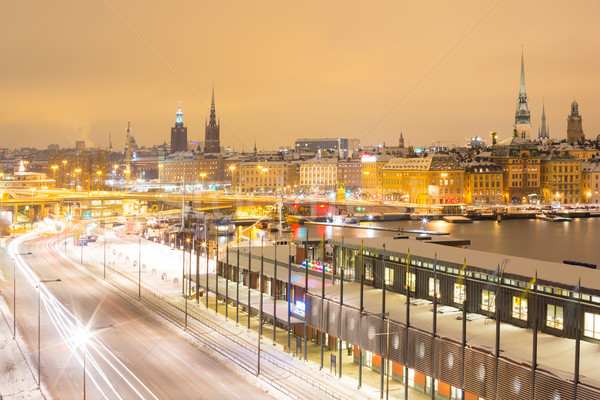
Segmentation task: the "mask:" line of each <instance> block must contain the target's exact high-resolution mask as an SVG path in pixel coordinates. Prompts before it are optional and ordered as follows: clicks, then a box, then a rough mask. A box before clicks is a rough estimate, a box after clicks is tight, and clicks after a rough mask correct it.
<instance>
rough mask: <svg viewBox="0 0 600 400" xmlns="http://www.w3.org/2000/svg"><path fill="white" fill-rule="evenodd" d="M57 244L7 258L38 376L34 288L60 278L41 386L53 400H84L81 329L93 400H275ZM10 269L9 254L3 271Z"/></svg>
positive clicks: (44, 323)
mask: <svg viewBox="0 0 600 400" xmlns="http://www.w3.org/2000/svg"><path fill="white" fill-rule="evenodd" d="M52 240H53V238H52V237H47V238H44V239H41V240H39V238H38V239H37V240H27V241H23V243H22V244H21V245H20V246H19V248H18V253H20V254H21V255H18V254H16V255H12V254H10V251H11V248H9V251H8V256H9V257H15V258H16V259H17V265H18V267H17V324H18V326H17V331H18V332H20V334H21V335H22V337H23V338H24V340H25V342H26V344H27V347H28V349H29V351H30V353H31V355H32V359H33V360H34V364H35V365H33V366H32V369H33V370H34V372H35V371H36V368H37V351H36V350H35V349H37V343H38V342H37V340H38V337H37V315H38V312H37V299H38V297H37V296H38V294H37V290H36V289H35V287H34V285H35V283H34V285H32V284H31V283H30V282H35V281H36V280H37V279H42V280H55V279H60V280H61V281H60V282H48V283H46V284H44V286H43V287H42V298H43V299H44V300H45V301H44V302H43V303H46V304H47V305H46V307H44V305H42V312H41V314H40V315H41V330H40V331H41V349H42V350H41V374H42V382H43V383H44V384H45V385H46V387H47V389H48V391H49V392H50V394H51V395H52V396H53V397H54V398H56V399H79V398H81V397H82V394H83V346H82V344H81V342H76V341H74V340H73V339H74V337H76V332H77V331H81V330H82V329H81V328H82V326H81V325H80V324H83V325H85V326H87V331H88V339H87V341H86V344H85V349H86V355H87V356H86V371H87V378H86V386H87V390H86V392H87V398H89V399H134V398H144V399H173V398H177V399H236V398H240V399H241V398H244V399H266V398H272V397H271V396H269V395H268V394H267V393H266V392H264V391H262V390H260V389H258V388H257V387H256V386H254V385H252V384H251V383H249V382H248V381H247V380H245V379H242V378H240V377H239V376H238V374H243V373H244V372H242V371H232V370H231V369H228V368H227V367H225V366H224V365H222V364H220V363H219V362H217V361H215V360H214V359H213V358H211V357H209V356H208V355H207V354H205V353H203V352H202V351H200V350H198V349H197V348H196V347H195V346H194V345H193V344H192V343H190V341H188V340H184V339H185V338H184V336H185V334H183V333H181V331H180V329H179V328H177V327H175V325H173V324H171V323H169V322H167V321H165V320H164V319H163V318H162V317H159V316H158V315H157V314H155V313H153V312H151V311H149V310H148V309H147V308H146V307H143V306H141V305H140V304H139V303H138V302H136V301H134V300H132V299H131V297H128V296H125V295H123V294H121V293H119V292H117V291H115V290H114V289H112V288H111V287H109V286H108V285H107V284H105V283H104V282H102V281H101V280H98V279H97V278H95V277H92V276H90V275H89V274H87V273H85V272H83V271H82V270H81V269H79V268H78V267H76V266H72V265H71V264H70V263H68V262H66V261H65V260H64V259H63V258H61V257H58V256H57V255H56V254H55V253H54V252H53V251H52ZM28 253H31V254H28ZM19 259H21V260H22V261H23V262H26V264H27V266H29V268H30V270H31V271H26V269H27V267H26V266H24V265H19V264H20V262H19ZM11 264H12V263H11V262H10V260H7V258H6V256H4V259H3V263H2V265H3V266H6V265H11ZM4 273H5V275H6V276H7V279H8V280H7V282H3V283H2V291H3V293H4V295H5V296H6V300H7V303H8V304H9V306H10V307H12V276H10V275H11V274H12V271H11V269H10V268H5V269H4ZM31 273H33V274H35V276H37V278H35V277H33V275H31ZM46 290H47V291H48V293H47V292H46ZM53 297H54V298H55V299H56V301H54V300H53ZM78 325H79V326H78ZM229 367H231V364H229Z"/></svg>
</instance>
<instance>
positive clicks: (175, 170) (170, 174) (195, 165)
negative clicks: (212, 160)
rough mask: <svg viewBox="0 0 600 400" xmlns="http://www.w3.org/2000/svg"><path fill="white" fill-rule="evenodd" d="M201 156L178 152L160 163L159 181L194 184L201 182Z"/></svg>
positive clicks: (189, 152)
mask: <svg viewBox="0 0 600 400" xmlns="http://www.w3.org/2000/svg"><path fill="white" fill-rule="evenodd" d="M199 159H200V155H199V154H197V153H194V152H193V151H178V152H176V153H172V154H169V155H167V156H166V157H164V158H163V159H162V160H160V161H159V165H162V166H160V167H159V168H158V169H159V174H160V176H159V180H160V182H163V183H182V182H184V181H185V182H186V183H190V184H191V183H192V182H198V181H199V180H200V177H199V174H200V169H199V166H200V164H199Z"/></svg>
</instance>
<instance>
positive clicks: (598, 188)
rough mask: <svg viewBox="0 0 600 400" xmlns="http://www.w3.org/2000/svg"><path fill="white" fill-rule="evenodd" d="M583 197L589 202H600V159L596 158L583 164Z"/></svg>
mask: <svg viewBox="0 0 600 400" xmlns="http://www.w3.org/2000/svg"><path fill="white" fill-rule="evenodd" d="M581 170H582V174H581V175H582V177H581V187H582V193H581V194H582V196H581V197H582V199H583V200H584V201H585V202H586V203H588V204H599V203H600V159H599V158H594V159H591V160H589V161H587V162H584V163H583V164H582V166H581Z"/></svg>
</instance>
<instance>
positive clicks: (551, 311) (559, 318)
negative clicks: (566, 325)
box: [546, 304, 563, 330]
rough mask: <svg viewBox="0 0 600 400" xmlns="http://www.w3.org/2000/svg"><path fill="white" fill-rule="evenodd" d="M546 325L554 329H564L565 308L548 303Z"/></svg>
mask: <svg viewBox="0 0 600 400" xmlns="http://www.w3.org/2000/svg"><path fill="white" fill-rule="evenodd" d="M546 326H548V327H550V328H554V329H560V330H562V329H563V308H562V307H561V306H555V305H553V304H548V306H547V307H546Z"/></svg>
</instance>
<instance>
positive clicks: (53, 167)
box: [50, 165, 58, 185]
mask: <svg viewBox="0 0 600 400" xmlns="http://www.w3.org/2000/svg"><path fill="white" fill-rule="evenodd" d="M50 168H52V177H53V178H54V185H56V169H57V168H58V165H53V166H51V167H50Z"/></svg>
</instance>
